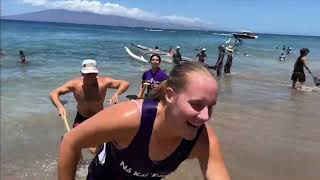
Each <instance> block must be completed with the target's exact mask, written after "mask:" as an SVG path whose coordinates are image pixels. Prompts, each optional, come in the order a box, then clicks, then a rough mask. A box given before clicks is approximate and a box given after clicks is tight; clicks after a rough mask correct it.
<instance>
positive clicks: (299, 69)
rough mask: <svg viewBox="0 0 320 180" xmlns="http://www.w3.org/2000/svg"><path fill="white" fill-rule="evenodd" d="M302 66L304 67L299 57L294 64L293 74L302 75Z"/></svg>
mask: <svg viewBox="0 0 320 180" xmlns="http://www.w3.org/2000/svg"><path fill="white" fill-rule="evenodd" d="M303 66H304V63H303V60H302V57H301V56H299V57H298V59H297V61H296V63H295V64H294V69H293V72H301V73H304V70H303Z"/></svg>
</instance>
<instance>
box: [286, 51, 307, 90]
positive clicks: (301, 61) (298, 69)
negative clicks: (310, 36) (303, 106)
mask: <svg viewBox="0 0 320 180" xmlns="http://www.w3.org/2000/svg"><path fill="white" fill-rule="evenodd" d="M308 53H309V49H307V48H302V49H300V56H299V57H298V59H297V60H296V62H295V64H294V68H293V72H292V75H291V80H292V88H293V89H297V87H296V83H297V81H299V82H300V86H299V87H298V88H300V87H302V85H303V84H304V82H305V81H306V76H305V74H304V70H303V69H304V68H306V69H307V71H308V72H309V73H310V74H311V71H310V69H309V68H308V66H307V55H308Z"/></svg>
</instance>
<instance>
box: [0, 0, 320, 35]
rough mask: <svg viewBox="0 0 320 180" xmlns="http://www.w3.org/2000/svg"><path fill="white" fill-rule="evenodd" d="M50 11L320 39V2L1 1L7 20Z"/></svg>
mask: <svg viewBox="0 0 320 180" xmlns="http://www.w3.org/2000/svg"><path fill="white" fill-rule="evenodd" d="M47 9H66V10H73V11H88V12H93V13H98V14H112V15H120V16H125V17H133V18H136V19H143V20H151V21H162V22H163V21H164V22H174V23H180V24H188V25H201V26H203V27H209V28H212V29H215V30H226V31H239V30H244V29H245V30H250V31H253V32H257V33H275V34H293V35H315V36H320V23H319V17H320V13H319V11H320V1H317V0H312V1H311V0H229V1H217V0H1V16H6V15H16V14H22V13H28V12H36V11H41V10H47Z"/></svg>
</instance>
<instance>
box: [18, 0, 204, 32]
mask: <svg viewBox="0 0 320 180" xmlns="http://www.w3.org/2000/svg"><path fill="white" fill-rule="evenodd" d="M23 2H24V3H27V4H30V5H33V6H42V7H46V8H48V9H65V10H71V11H86V12H91V13H96V14H103V15H118V16H124V17H131V18H135V19H140V20H149V21H158V22H170V23H177V24H185V25H196V26H201V25H202V26H203V25H209V23H206V22H204V21H201V20H200V19H199V18H190V17H182V16H176V15H170V16H159V15H157V14H154V13H150V12H147V11H144V10H141V9H138V8H127V7H124V6H121V5H119V4H113V3H104V4H103V3H101V2H100V1H95V0H93V1H90V0H58V1H51V0H23Z"/></svg>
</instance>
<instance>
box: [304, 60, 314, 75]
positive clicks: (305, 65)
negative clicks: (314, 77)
mask: <svg viewBox="0 0 320 180" xmlns="http://www.w3.org/2000/svg"><path fill="white" fill-rule="evenodd" d="M302 61H303V65H304V67H305V68H306V69H307V71H308V72H309V73H310V74H312V73H311V71H310V69H309V68H308V66H307V60H306V58H304V57H303V58H302Z"/></svg>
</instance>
